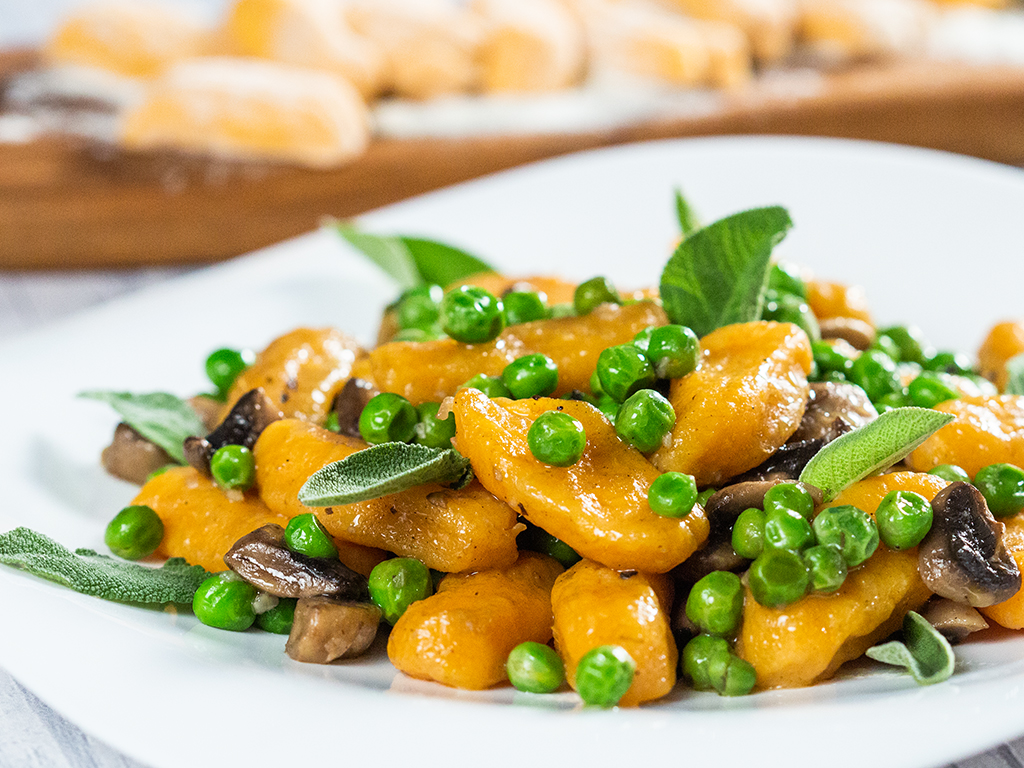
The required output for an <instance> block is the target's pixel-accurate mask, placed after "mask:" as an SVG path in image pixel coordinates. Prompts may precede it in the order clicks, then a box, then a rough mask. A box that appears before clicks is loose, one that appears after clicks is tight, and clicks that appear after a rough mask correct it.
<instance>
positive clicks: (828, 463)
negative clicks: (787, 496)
mask: <svg viewBox="0 0 1024 768" xmlns="http://www.w3.org/2000/svg"><path fill="white" fill-rule="evenodd" d="M951 421H953V416H951V415H949V414H947V413H940V412H939V411H933V410H932V409H931V408H894V409H893V410H891V411H887V412H885V413H883V414H882V415H881V416H879V417H878V418H877V419H875V420H874V421H872V422H870V423H869V424H865V425H864V426H863V427H860V428H858V429H855V430H853V431H852V432H847V433H846V434H845V435H843V436H842V437H839V438H836V439H835V440H833V441H832V442H831V443H829V444H828V445H826V446H825V447H824V448H822V449H821V450H820V451H818V453H817V454H815V456H814V458H812V459H811V460H810V461H809V462H808V463H807V466H806V467H804V471H803V472H801V473H800V482H802V483H808V484H809V485H813V486H817V487H818V488H820V489H821V490H822V492H823V493H824V494H825V501H830V500H832V499H834V498H835V497H836V496H838V495H839V493H840V491H842V490H843V489H844V488H848V487H849V486H851V485H853V484H854V483H856V482H857V481H858V480H863V479H864V478H865V477H867V476H868V475H870V474H872V473H874V472H878V471H879V470H882V469H887V468H888V467H891V466H892V465H893V464H895V463H896V462H898V461H902V460H903V459H904V458H906V457H907V455H908V454H909V453H910V452H911V451H913V450H914V449H915V448H917V447H918V446H919V445H921V443H923V442H924V441H925V440H927V439H928V437H929V436H930V435H932V434H933V433H935V432H936V431H938V430H939V429H941V428H942V427H944V426H946V425H947V424H949V422H951Z"/></svg>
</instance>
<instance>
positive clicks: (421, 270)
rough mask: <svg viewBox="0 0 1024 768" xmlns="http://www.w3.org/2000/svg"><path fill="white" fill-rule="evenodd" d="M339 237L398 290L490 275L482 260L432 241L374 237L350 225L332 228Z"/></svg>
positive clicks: (490, 270) (489, 269) (488, 267)
mask: <svg viewBox="0 0 1024 768" xmlns="http://www.w3.org/2000/svg"><path fill="white" fill-rule="evenodd" d="M335 229H336V231H337V232H338V234H339V235H341V236H342V237H343V238H345V240H347V241H348V242H349V243H350V244H351V245H352V246H354V247H355V248H356V249H357V250H359V251H360V252H362V253H363V254H364V255H365V256H367V257H368V258H369V259H370V261H372V262H373V263H374V264H376V265H377V266H378V267H380V268H381V269H382V270H384V271H385V272H386V273H387V274H388V275H390V276H391V277H392V278H393V279H394V280H395V282H397V283H398V284H399V286H401V288H402V290H407V289H409V288H415V287H416V286H418V285H423V284H425V283H431V284H437V285H450V284H451V283H454V282H456V281H458V280H462V279H464V278H467V277H469V276H470V275H475V274H478V273H480V272H494V271H495V270H494V268H493V267H492V266H490V265H489V264H487V263H486V262H484V261H483V260H481V259H479V258H477V257H476V256H473V255H472V254H469V253H466V252H465V251H463V250H461V249H459V248H456V247H454V246H451V245H445V244H444V243H439V242H437V241H435V240H426V239H424V238H419V237H405V236H401V235H394V236H392V235H374V234H370V233H368V232H363V231H362V230H360V229H357V228H356V227H354V226H353V225H352V224H350V223H346V222H341V223H338V224H336V225H335Z"/></svg>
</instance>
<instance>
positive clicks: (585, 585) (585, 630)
mask: <svg viewBox="0 0 1024 768" xmlns="http://www.w3.org/2000/svg"><path fill="white" fill-rule="evenodd" d="M551 607H552V610H553V612H554V620H555V622H554V635H555V648H557V649H558V652H559V653H560V654H561V656H562V660H563V661H564V662H565V674H566V677H567V679H568V681H569V685H571V686H573V687H574V688H575V681H576V666H577V664H579V660H580V659H581V658H582V657H583V655H584V654H586V653H587V652H588V651H590V650H591V649H593V648H596V647H598V646H600V645H620V646H622V647H623V648H625V649H626V651H627V652H628V653H629V655H630V656H632V657H633V660H634V661H635V662H636V675H635V676H634V678H633V684H632V685H631V686H630V687H629V690H627V691H626V693H625V695H624V696H623V697H622V699H621V700H620V701H619V706H623V707H635V706H636V705H638V704H642V703H644V702H645V701H653V700H654V699H660V698H661V697H662V696H665V695H666V694H668V693H669V692H670V691H671V690H672V687H673V686H674V685H675V683H676V664H677V662H678V660H679V653H678V651H677V649H676V643H675V640H674V639H673V637H672V631H671V629H670V625H669V611H671V610H672V583H671V581H669V579H668V578H667V577H666V576H662V575H649V574H643V573H638V572H637V571H617V570H613V569H611V568H606V567H605V566H603V565H599V564H598V563H594V562H591V561H589V560H581V561H580V562H579V563H577V564H576V565H574V566H573V567H572V568H570V569H569V570H568V571H566V572H565V573H564V574H562V575H561V576H559V577H558V579H557V580H556V581H555V587H554V589H553V590H552V592H551Z"/></svg>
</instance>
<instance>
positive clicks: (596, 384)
mask: <svg viewBox="0 0 1024 768" xmlns="http://www.w3.org/2000/svg"><path fill="white" fill-rule="evenodd" d="M590 392H591V394H593V395H594V397H596V398H598V399H600V398H602V397H604V396H606V395H607V393H606V392H605V391H604V387H602V386H601V377H600V376H598V375H597V371H596V370H595V371H594V372H593V373H592V374H590Z"/></svg>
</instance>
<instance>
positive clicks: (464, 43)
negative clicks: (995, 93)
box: [27, 0, 1024, 167]
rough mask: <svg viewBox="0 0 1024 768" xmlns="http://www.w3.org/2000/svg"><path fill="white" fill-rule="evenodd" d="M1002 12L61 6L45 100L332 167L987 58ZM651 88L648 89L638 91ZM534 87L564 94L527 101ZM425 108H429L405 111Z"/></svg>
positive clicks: (252, 1) (145, 130)
mask: <svg viewBox="0 0 1024 768" xmlns="http://www.w3.org/2000/svg"><path fill="white" fill-rule="evenodd" d="M1007 5H1008V3H1007V2H1003V1H1001V0H975V2H969V1H966V0H965V2H951V1H950V0H838V1H837V0H756V1H755V0H660V1H659V0H472V1H471V2H458V0H234V2H233V3H232V4H231V5H230V7H229V8H228V10H227V12H226V14H225V16H224V18H222V19H220V20H219V21H218V22H217V23H216V24H203V23H200V22H198V21H196V20H194V19H192V18H190V17H188V16H187V15H185V14H184V13H182V11H181V10H180V9H178V8H176V7H174V6H173V5H161V4H154V3H153V2H151V1H150V0H147V2H136V1H135V0H132V1H131V2H119V3H118V2H106V3H100V4H93V5H86V6H83V7H81V8H80V9H78V10H76V11H75V12H74V13H72V14H71V15H69V16H68V17H67V18H66V19H65V20H64V21H63V23H62V24H61V25H60V26H59V28H58V29H57V30H56V31H55V32H54V34H53V35H52V37H51V39H50V41H49V42H48V44H47V45H46V47H45V51H44V54H45V62H46V66H47V67H48V70H47V72H48V74H49V75H52V77H50V79H49V80H47V79H46V78H45V77H44V79H43V81H42V86H41V87H42V96H43V97H44V98H42V99H41V101H43V102H45V101H46V98H45V97H46V96H47V94H48V93H49V94H50V95H52V93H53V91H57V92H60V91H62V90H63V91H64V93H65V95H70V96H72V97H76V98H78V102H79V103H81V101H82V97H86V100H89V99H99V100H100V101H104V100H107V101H109V102H110V105H109V106H111V107H112V108H114V110H115V112H116V121H115V122H116V127H114V128H113V129H112V135H110V136H108V137H107V138H108V139H110V140H112V141H114V142H116V143H117V144H118V145H120V146H122V147H124V148H127V149H130V150H154V149H155V150H176V151H184V152H190V153H200V154H212V155H216V156H223V157H229V158H242V159H249V160H252V159H256V160H271V161H275V160H276V161H283V162H290V163H296V164H300V165H308V166H312V167H331V166H337V165H341V164H344V163H346V162H350V161H352V160H354V159H356V158H358V157H359V156H360V155H361V154H362V153H363V152H364V151H365V149H366V147H367V145H368V143H369V141H370V138H371V134H373V132H374V130H375V129H376V130H377V131H378V132H379V133H381V134H386V135H402V136H414V135H423V133H422V132H423V131H424V130H427V129H426V128H425V126H426V125H427V124H429V125H430V126H432V127H431V128H430V129H429V130H431V131H434V132H437V131H440V132H441V133H445V132H448V133H450V134H451V133H452V132H454V133H455V134H457V133H459V132H460V131H466V130H468V131H470V132H472V131H474V130H478V131H480V130H485V131H487V132H490V133H495V132H497V133H522V132H523V131H524V130H532V131H533V132H541V133H542V132H545V131H546V130H555V129H556V126H557V129H558V130H562V131H564V130H570V131H573V130H575V131H582V130H587V129H588V128H594V127H600V126H603V127H615V126H616V124H618V125H622V124H626V123H628V122H635V121H636V120H637V119H640V118H643V117H647V118H656V117H665V116H667V115H671V114H672V113H673V110H677V109H680V108H683V107H685V106H686V104H689V109H690V110H691V111H692V110H693V109H694V108H696V109H697V110H698V112H699V111H700V110H704V111H706V110H707V109H708V103H707V102H706V100H703V101H702V100H700V99H698V102H699V103H696V102H692V100H691V101H688V102H685V103H684V102H679V100H678V96H679V93H680V92H694V93H696V92H700V93H709V94H710V93H720V92H735V91H737V90H742V89H744V88H746V87H747V86H749V85H750V84H751V83H754V82H758V81H761V80H768V79H770V74H771V72H773V71H778V70H779V69H780V68H782V69H786V68H789V69H792V68H794V67H797V68H803V69H811V70H817V71H821V70H825V69H830V68H834V67H835V66H836V65H846V64H851V63H859V62H864V61H878V60H886V59H891V58H894V57H927V56H938V57H944V58H948V57H949V56H953V57H954V58H955V57H958V56H961V55H965V51H966V50H967V49H968V48H970V47H971V45H973V46H974V47H977V48H980V49H981V50H979V51H976V53H978V54H979V55H980V56H981V57H982V58H983V59H985V60H989V59H990V58H991V57H992V56H996V58H998V57H999V56H1000V55H1001V53H1000V52H999V51H996V50H994V49H996V48H1000V47H1004V48H1006V47H1008V48H1011V49H1014V50H1020V49H1021V48H1022V44H1024V43H1022V41H1024V34H1019V33H1018V34H1016V37H1015V38H1014V35H1013V34H1009V35H1007V34H1005V30H1009V29H1010V27H1012V26H1013V25H1014V24H1016V25H1017V26H1018V27H1019V26H1020V20H1019V19H1018V18H1017V17H1015V16H1012V15H1011V13H1012V12H1011V11H1007V10H1005V6H1007ZM990 6H991V7H990ZM1004 19H1005V20H1006V24H1009V25H1010V26H1006V25H1004V24H1003V20H1004ZM1001 25H1002V26H1001ZM1000 29H1003V30H1004V31H1003V32H1001V31H1000ZM979 30H980V31H979ZM986 30H988V31H986ZM989 33H992V34H989ZM979 36H980V38H979ZM990 37H991V38H992V39H991V40H989V38H990ZM974 38H979V39H980V40H981V42H980V43H977V41H975V40H974ZM1003 38H1006V40H1003ZM1010 38H1014V39H1015V40H1016V42H1015V43H1014V41H1013V40H1010ZM985 41H988V42H985ZM1000 41H1002V42H1000ZM1007 41H1008V42H1007ZM1015 46H1016V47H1015ZM1003 53H1006V52H1005V51H1004V52H1003ZM1007 55H1010V54H1007ZM1012 55H1016V54H1012ZM1012 55H1011V58H1012ZM36 86H39V82H37V83H36ZM651 89H654V91H652V93H653V94H654V96H653V97H652V99H653V100H652V99H646V98H645V97H644V96H643V95H641V94H644V93H647V92H648V91H650V90H651ZM27 90H28V91H30V92H31V91H33V88H31V87H29V88H28V89H27ZM544 94H563V95H564V96H565V99H562V100H559V99H557V98H556V99H548V100H544V99H543V98H540V99H539V100H537V99H536V98H534V100H532V101H531V99H530V98H527V97H540V96H543V95H544ZM37 95H38V94H37ZM424 102H433V103H436V104H438V105H439V107H440V109H439V110H435V111H430V110H429V109H418V108H417V107H415V106H413V105H414V104H415V103H424ZM659 105H660V106H659ZM695 105H696V106H695ZM445 110H447V113H446V112H445ZM446 115H447V116H446ZM517 115H518V117H517ZM567 115H568V117H567ZM90 125H91V123H90ZM531 126H532V128H531ZM452 135H454V134H452Z"/></svg>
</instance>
